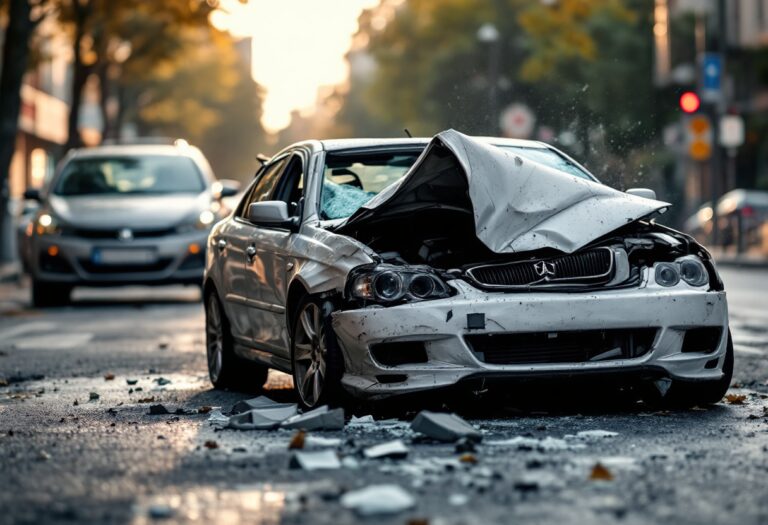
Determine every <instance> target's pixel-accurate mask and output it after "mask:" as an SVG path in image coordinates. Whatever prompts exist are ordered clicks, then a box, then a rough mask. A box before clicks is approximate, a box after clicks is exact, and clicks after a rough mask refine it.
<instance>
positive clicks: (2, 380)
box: [0, 378, 8, 386]
mask: <svg viewBox="0 0 768 525" xmlns="http://www.w3.org/2000/svg"><path fill="white" fill-rule="evenodd" d="M0 386H8V380H7V379H5V378H0Z"/></svg>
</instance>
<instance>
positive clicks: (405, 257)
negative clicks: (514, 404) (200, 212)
mask: <svg viewBox="0 0 768 525" xmlns="http://www.w3.org/2000/svg"><path fill="white" fill-rule="evenodd" d="M649 196H652V192H650V191H649V190H638V191H634V192H630V193H622V192H619V191H616V190H614V189H611V188H609V187H607V186H605V185H602V184H600V183H599V182H598V181H597V180H596V179H595V178H594V177H593V176H592V175H590V174H589V173H588V172H587V171H586V170H585V169H584V168H582V167H581V166H579V165H578V164H577V163H576V162H575V161H573V160H572V159H570V158H568V157H567V156H565V155H564V154H562V153H561V152H559V151H557V150H556V149H554V148H552V147H550V146H548V145H545V144H542V143H539V142H531V141H517V140H508V139H492V138H484V139H476V138H470V137H467V136H465V135H462V134H460V133H458V132H455V131H446V132H443V133H440V134H439V135H437V136H436V137H434V138H433V139H432V140H431V141H428V140H424V139H402V140H375V141H373V140H331V141H309V142H302V143H299V144H295V145H293V146H291V147H289V148H287V149H285V150H284V151H282V152H281V153H279V154H278V155H276V156H275V157H274V158H273V159H272V160H270V161H269V162H268V163H266V164H265V165H264V166H263V167H262V169H261V170H260V171H259V173H258V174H257V176H256V178H255V180H254V182H253V183H252V185H251V187H250V188H249V190H248V191H246V193H245V197H244V198H243V201H242V202H241V203H240V205H239V206H238V208H237V209H236V210H235V212H234V213H233V214H232V215H231V216H230V217H229V218H227V219H225V220H224V221H222V222H220V223H219V224H217V225H216V226H215V227H214V228H213V230H212V232H211V235H210V238H209V249H208V251H207V253H208V255H207V264H206V274H205V285H204V293H205V308H206V335H207V352H208V365H209V372H210V377H211V380H212V382H213V383H214V385H215V386H217V387H227V386H233V387H237V386H246V387H251V388H253V387H257V386H260V385H261V384H263V382H264V381H265V380H266V376H267V370H268V368H275V369H278V370H282V371H285V372H288V373H292V374H293V378H294V384H295V388H296V391H297V393H298V396H299V399H300V401H301V403H302V404H303V405H305V406H307V407H313V406H318V405H322V404H324V403H334V402H338V401H339V399H340V396H342V395H343V394H347V393H349V394H352V395H354V396H356V397H362V398H374V399H375V398H381V397H385V396H391V395H395V394H404V393H411V392H418V391H424V390H429V389H436V388H441V387H450V386H454V385H457V384H460V383H464V382H471V381H488V380H497V379H498V380H502V381H515V380H516V379H518V378H530V377H555V376H559V375H564V376H576V375H586V374H595V375H600V374H604V375H609V376H612V377H623V376H624V375H625V374H626V376H627V377H632V378H633V379H634V380H638V381H639V382H640V383H642V384H647V385H650V386H651V387H652V388H649V389H648V391H649V392H651V391H652V392H655V395H657V396H658V397H659V398H661V399H667V400H675V401H677V402H682V403H686V404H700V403H708V402H716V401H718V400H719V399H720V398H721V397H722V396H723V394H724V393H725V391H726V389H727V387H728V385H729V382H730V378H731V375H732V370H733V348H732V344H731V340H730V334H729V331H728V311H727V304H726V296H725V292H724V291H723V284H722V282H721V280H720V278H719V277H718V274H717V272H716V270H715V267H714V265H713V263H712V260H711V258H710V256H709V254H708V253H707V251H706V250H705V249H704V248H703V247H702V246H701V245H699V244H698V243H696V242H695V241H694V240H693V239H692V238H690V237H688V236H686V235H684V234H681V233H679V232H677V231H674V230H672V229H669V228H666V227H664V226H661V225H658V224H656V223H655V222H654V221H653V220H652V216H653V215H654V214H655V213H658V212H661V211H663V210H664V209H665V208H667V207H668V206H669V205H668V204H667V203H664V202H660V201H657V200H654V199H652V198H648V197H649Z"/></svg>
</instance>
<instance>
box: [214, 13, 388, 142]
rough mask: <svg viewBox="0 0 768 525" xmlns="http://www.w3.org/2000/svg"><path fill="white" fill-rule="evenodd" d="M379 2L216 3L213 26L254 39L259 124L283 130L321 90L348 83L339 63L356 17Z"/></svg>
mask: <svg viewBox="0 0 768 525" xmlns="http://www.w3.org/2000/svg"><path fill="white" fill-rule="evenodd" d="M378 3H379V2H378V0H333V1H331V2H319V1H317V0H279V1H278V0H249V2H248V3H247V4H241V3H240V2H238V1H237V0H227V1H223V2H221V5H222V10H220V11H217V12H215V13H214V14H213V15H212V22H213V24H214V25H215V26H216V27H218V28H221V29H226V30H228V31H230V32H231V33H232V34H233V35H235V36H241V37H243V36H250V37H252V38H253V49H252V51H253V59H252V74H253V78H254V79H255V80H256V81H257V82H258V83H259V84H261V85H262V86H263V87H264V88H265V90H266V99H265V101H264V116H263V118H262V123H263V124H264V126H265V127H266V128H267V130H268V131H272V132H274V131H277V130H279V129H281V128H284V127H285V126H287V125H288V123H289V122H290V118H291V111H292V110H307V109H309V108H311V107H313V106H314V104H315V101H316V98H317V90H318V88H320V87H321V86H325V85H332V84H338V83H341V82H343V81H344V80H345V79H346V78H347V74H348V66H347V63H346V61H345V60H344V55H345V53H346V52H347V51H348V50H349V46H350V43H351V39H352V35H353V34H354V33H355V31H356V30H357V18H358V17H359V16H360V13H361V12H362V10H363V9H365V8H368V7H373V6H374V5H376V4H378Z"/></svg>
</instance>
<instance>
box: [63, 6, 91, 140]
mask: <svg viewBox="0 0 768 525" xmlns="http://www.w3.org/2000/svg"><path fill="white" fill-rule="evenodd" d="M73 7H74V11H75V38H74V40H73V41H72V68H73V78H72V96H71V97H70V99H71V100H70V104H69V120H68V125H67V144H66V146H65V149H66V150H69V149H71V148H78V147H80V146H82V145H83V140H82V138H81V137H80V130H79V124H80V105H81V103H82V100H83V88H84V87H85V83H86V81H87V80H88V75H89V74H90V67H88V66H87V65H85V64H83V53H82V45H83V38H84V37H85V24H86V22H87V21H88V18H89V16H90V13H91V5H90V0H88V1H86V2H85V3H82V4H81V2H80V1H79V0H75V2H74V3H73Z"/></svg>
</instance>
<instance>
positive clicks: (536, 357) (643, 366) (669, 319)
mask: <svg viewBox="0 0 768 525" xmlns="http://www.w3.org/2000/svg"><path fill="white" fill-rule="evenodd" d="M450 284H451V285H452V286H453V287H454V288H455V289H456V291H457V294H456V295H454V296H453V297H450V298H446V299H438V300H431V301H424V302H418V303H409V304H401V305H397V306H390V307H367V308H360V309H354V310H342V311H337V312H335V313H334V314H333V328H334V331H335V332H336V335H337V337H338V340H339V343H340V346H341V348H342V351H343V352H344V360H345V375H344V377H343V379H342V383H343V385H344V387H345V388H346V389H348V390H349V391H351V392H352V393H353V394H355V395H356V396H359V397H367V398H380V397H386V396H389V395H395V394H405V393H410V392H418V391H423V390H430V389H436V388H441V387H448V386H452V385H455V384H456V383H459V382H460V381H463V380H466V379H469V378H472V377H484V378H489V379H494V378H498V379H503V380H514V378H516V377H520V378H522V377H528V376H539V377H541V376H544V377H546V376H549V375H551V376H558V375H562V374H566V375H571V376H573V375H579V374H585V375H587V374H594V373H607V374H611V373H616V374H620V373H625V372H629V371H634V370H654V371H655V373H657V374H661V375H666V376H668V377H671V378H674V379H680V380H688V381H707V380H717V379H719V378H720V377H721V375H722V367H723V361H724V356H725V353H726V347H727V338H728V307H727V302H726V295H725V292H722V291H706V290H704V289H701V288H694V287H691V286H688V285H686V284H684V283H682V282H681V283H680V284H678V285H677V286H674V287H669V288H663V287H660V286H657V285H655V284H653V282H652V281H651V282H650V284H649V281H648V280H647V279H646V280H644V284H643V285H641V286H639V287H633V288H625V289H616V290H603V291H596V292H582V293H564V292H546V293H543V292H526V293H487V292H483V291H480V290H478V289H476V288H474V287H472V286H470V285H469V284H468V283H466V282H464V281H461V280H456V281H452V282H451V283H450Z"/></svg>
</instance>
